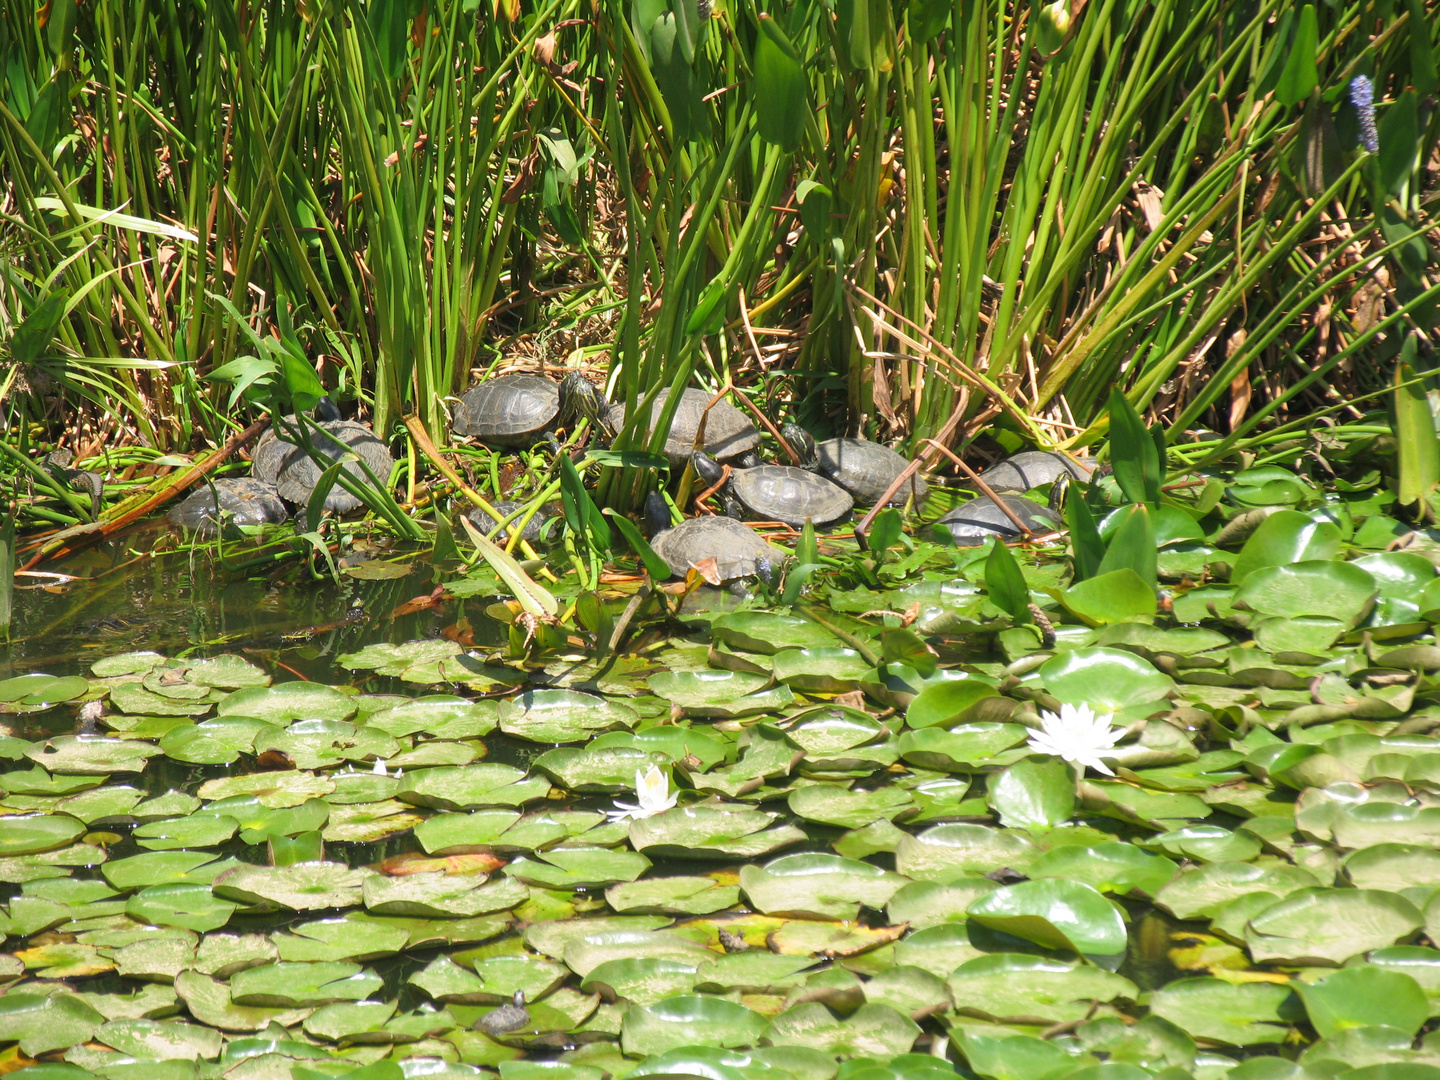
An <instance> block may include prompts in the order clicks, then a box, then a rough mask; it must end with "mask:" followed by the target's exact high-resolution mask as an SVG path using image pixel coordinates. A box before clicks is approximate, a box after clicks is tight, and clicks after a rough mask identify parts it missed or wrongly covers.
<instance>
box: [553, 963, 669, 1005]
mask: <svg viewBox="0 0 1440 1080" xmlns="http://www.w3.org/2000/svg"><path fill="white" fill-rule="evenodd" d="M696 970H697V966H696V964H695V963H686V962H684V961H681V960H662V959H659V958H654V957H646V958H641V959H623V960H607V961H605V963H603V964H600V965H599V966H598V967H596V968H594V969H593V970H592V971H591V972H590V973H589V974H588V975H586V976H585V978H584V980H583V981H582V982H581V983H580V989H582V990H585V991H588V992H590V993H599V994H601V995H602V996H604V997H605V998H607V999H620V1000H623V1001H628V1002H630V1003H631V1004H634V1005H653V1004H655V1003H656V1002H657V1001H664V1000H665V999H666V998H671V997H676V996H678V995H681V994H688V993H689V992H690V991H691V990H692V989H694V986H695V972H696Z"/></svg>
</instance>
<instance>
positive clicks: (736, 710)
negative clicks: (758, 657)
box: [649, 669, 774, 717]
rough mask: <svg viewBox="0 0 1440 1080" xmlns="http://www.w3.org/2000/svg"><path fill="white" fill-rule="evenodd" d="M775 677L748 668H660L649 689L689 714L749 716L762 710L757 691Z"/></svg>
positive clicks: (768, 684)
mask: <svg viewBox="0 0 1440 1080" xmlns="http://www.w3.org/2000/svg"><path fill="white" fill-rule="evenodd" d="M773 681H774V680H773V679H772V678H771V677H770V676H769V675H768V674H757V673H755V672H749V671H716V670H713V669H710V670H703V671H661V672H657V673H656V674H654V675H651V676H650V680H649V682H650V689H651V690H652V691H654V692H655V693H656V694H657V695H658V696H660V697H662V698H665V699H666V700H667V701H669V702H671V703H672V704H674V705H678V706H680V708H682V709H684V710H685V712H686V713H687V714H688V715H690V716H720V717H727V716H747V715H749V714H751V713H752V712H758V711H761V709H763V708H764V705H763V704H761V705H758V706H757V704H756V703H757V701H759V700H760V699H758V698H756V697H755V695H756V693H757V691H760V690H764V689H766V688H767V687H769V686H770V685H771V683H772V682H773Z"/></svg>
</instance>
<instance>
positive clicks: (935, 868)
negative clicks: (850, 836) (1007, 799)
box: [895, 824, 1039, 882]
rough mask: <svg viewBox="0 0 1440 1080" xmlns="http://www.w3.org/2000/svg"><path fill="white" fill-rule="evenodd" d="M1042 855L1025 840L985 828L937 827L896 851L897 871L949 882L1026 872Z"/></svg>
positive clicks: (913, 838)
mask: <svg viewBox="0 0 1440 1080" xmlns="http://www.w3.org/2000/svg"><path fill="white" fill-rule="evenodd" d="M1038 854H1039V851H1038V849H1036V848H1035V846H1034V845H1033V844H1031V843H1030V842H1029V841H1028V840H1026V839H1025V838H1024V837H1022V836H1019V835H1018V834H1016V833H1013V832H1007V831H1003V830H1000V829H992V828H990V827H988V826H985V825H967V824H954V825H936V826H935V827H934V828H931V829H927V830H925V832H923V833H920V834H919V835H916V836H907V837H906V838H905V839H904V840H902V841H901V842H900V844H899V846H898V847H897V848H896V849H895V869H896V870H897V871H899V872H900V873H902V874H904V875H905V876H906V877H910V878H916V879H919V880H922V881H942V882H943V881H949V880H952V879H954V878H957V877H965V876H968V875H970V874H988V873H990V872H992V871H994V870H997V869H999V868H1001V867H1009V868H1010V869H1012V870H1016V871H1019V872H1021V873H1024V872H1025V870H1026V869H1027V868H1028V867H1029V866H1030V864H1031V863H1032V862H1033V861H1034V860H1035V857H1036V856H1037V855H1038Z"/></svg>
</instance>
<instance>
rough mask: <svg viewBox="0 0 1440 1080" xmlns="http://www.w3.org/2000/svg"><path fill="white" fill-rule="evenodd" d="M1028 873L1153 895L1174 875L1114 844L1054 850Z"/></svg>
mask: <svg viewBox="0 0 1440 1080" xmlns="http://www.w3.org/2000/svg"><path fill="white" fill-rule="evenodd" d="M1028 873H1029V876H1030V877H1032V878H1065V879H1068V880H1070V881H1079V882H1082V883H1084V884H1086V885H1089V886H1092V887H1093V888H1096V889H1099V890H1100V891H1101V892H1104V893H1118V894H1120V895H1122V896H1123V895H1135V894H1140V895H1144V896H1154V895H1155V894H1156V893H1157V892H1159V891H1160V889H1161V888H1162V887H1163V886H1164V885H1165V884H1166V883H1167V882H1168V881H1170V880H1171V879H1172V878H1173V877H1174V876H1175V874H1176V867H1175V864H1174V863H1173V862H1171V861H1170V860H1169V859H1167V858H1165V856H1163V855H1153V854H1151V853H1149V852H1146V851H1142V850H1140V849H1139V848H1137V847H1135V846H1134V845H1133V844H1125V843H1119V842H1114V843H1105V844H1097V845H1095V846H1094V847H1085V846H1080V845H1069V844H1067V845H1065V846H1063V847H1057V848H1054V849H1052V850H1050V851H1047V852H1046V853H1045V854H1043V855H1041V856H1040V857H1039V858H1038V859H1036V860H1035V861H1034V862H1033V863H1031V864H1030V869H1029V871H1028ZM1306 876H1307V877H1308V876H1309V875H1306ZM1193 917H1194V916H1190V915H1185V916H1182V918H1193Z"/></svg>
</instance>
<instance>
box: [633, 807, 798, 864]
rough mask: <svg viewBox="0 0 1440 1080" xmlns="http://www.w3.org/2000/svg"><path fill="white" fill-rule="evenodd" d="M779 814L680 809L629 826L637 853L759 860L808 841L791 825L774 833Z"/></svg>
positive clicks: (695, 857) (677, 857)
mask: <svg viewBox="0 0 1440 1080" xmlns="http://www.w3.org/2000/svg"><path fill="white" fill-rule="evenodd" d="M775 820H776V815H775V814H769V813H765V812H763V811H759V810H722V809H718V808H714V807H708V806H681V807H676V808H675V809H673V810H667V811H665V812H664V813H662V814H654V815H652V816H650V817H645V818H640V819H638V820H636V821H633V822H631V824H630V843H631V844H632V845H633V846H634V848H635V850H636V851H644V852H648V853H649V854H650V855H652V856H655V857H657V858H671V859H719V858H724V857H726V856H732V857H737V858H756V857H758V856H760V855H765V854H768V853H769V852H771V851H776V850H778V849H780V848H782V847H786V846H788V845H790V844H794V843H798V842H800V841H802V840H804V839H806V837H805V833H804V832H802V831H801V830H800V829H797V828H796V827H795V826H793V825H781V826H779V827H777V828H771V826H772V825H773V824H774V822H775Z"/></svg>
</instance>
